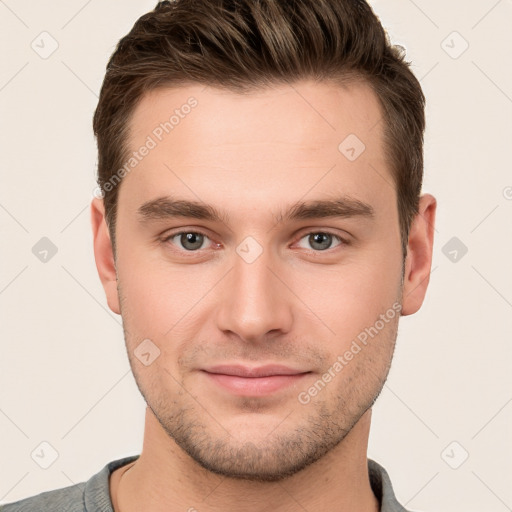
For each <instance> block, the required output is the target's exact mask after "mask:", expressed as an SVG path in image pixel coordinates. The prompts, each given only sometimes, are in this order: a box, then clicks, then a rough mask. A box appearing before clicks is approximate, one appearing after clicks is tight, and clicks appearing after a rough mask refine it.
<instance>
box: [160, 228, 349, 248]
mask: <svg viewBox="0 0 512 512" xmlns="http://www.w3.org/2000/svg"><path fill="white" fill-rule="evenodd" d="M320 233H321V234H323V235H330V236H332V237H333V238H336V239H337V240H338V241H339V242H340V244H339V245H337V246H336V247H332V248H331V247H330V248H329V249H325V250H323V251H318V250H315V249H310V250H309V251H310V252H313V253H315V254H323V253H326V254H330V253H331V252H332V251H334V250H335V249H336V248H337V247H340V246H343V245H350V242H349V241H348V240H347V239H345V238H342V237H341V236H340V235H337V234H335V233H333V232H331V231H329V230H316V231H310V232H308V233H305V234H304V235H303V236H301V237H300V238H299V241H301V240H303V239H304V238H306V237H308V236H310V235H313V234H315V235H317V234H320ZM185 234H194V235H201V236H203V237H205V238H208V240H210V237H209V236H208V235H207V234H206V233H204V232H202V231H197V230H190V231H183V230H182V231H176V232H174V233H170V234H167V235H166V236H165V237H164V239H163V240H162V243H164V244H167V243H168V242H169V241H170V240H172V239H173V238H175V237H177V236H178V235H185ZM210 241H211V240H210ZM203 250H205V249H198V250H195V251H187V250H185V249H178V252H184V253H190V254H194V253H200V252H202V251H203Z"/></svg>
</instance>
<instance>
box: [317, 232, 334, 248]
mask: <svg viewBox="0 0 512 512" xmlns="http://www.w3.org/2000/svg"><path fill="white" fill-rule="evenodd" d="M330 236H331V235H329V234H328V233H316V234H314V235H313V245H314V244H322V242H325V241H330ZM329 245H330V243H329V244H327V247H325V245H324V246H321V247H317V248H318V249H320V250H325V249H328V248H329Z"/></svg>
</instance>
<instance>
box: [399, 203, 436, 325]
mask: <svg viewBox="0 0 512 512" xmlns="http://www.w3.org/2000/svg"><path fill="white" fill-rule="evenodd" d="M436 207H437V202H436V199H435V197H433V196H432V195H430V194H424V195H422V196H421V197H420V202H419V208H418V214H417V215H416V217H415V218H414V220H413V222H412V224H411V228H410V231H409V242H408V246H407V257H406V260H405V273H404V284H403V296H402V315H403V316H407V315H412V314H414V313H416V312H417V311H418V310H419V309H420V307H421V305H422V304H423V300H424V298H425V294H426V292H427V286H428V283H429V281H430V272H431V266H432V249H433V244H434V224H435V216H436Z"/></svg>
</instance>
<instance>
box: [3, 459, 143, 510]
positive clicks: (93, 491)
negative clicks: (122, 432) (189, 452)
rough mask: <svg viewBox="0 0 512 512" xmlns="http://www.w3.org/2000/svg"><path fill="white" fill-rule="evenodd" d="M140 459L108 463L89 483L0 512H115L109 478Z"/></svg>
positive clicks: (51, 492) (66, 488)
mask: <svg viewBox="0 0 512 512" xmlns="http://www.w3.org/2000/svg"><path fill="white" fill-rule="evenodd" d="M138 457H139V456H138V455H135V456H133V455H132V456H129V457H124V458H122V459H118V460H114V461H112V462H109V463H108V464H107V465H106V466H104V467H103V469H101V471H99V472H98V473H96V474H95V475H93V476H92V477H91V478H89V480H87V482H81V483H78V484H74V485H70V486H68V487H62V488H61V489H55V490H52V491H46V492H42V493H40V494H37V495H35V496H30V497H29V498H24V499H22V500H20V501H16V502H14V503H6V504H4V505H0V512H112V502H111V500H110V492H109V477H110V475H111V473H112V472H113V471H114V470H116V469H117V468H119V467H121V466H124V465H125V464H129V463H130V462H132V461H134V460H136V459H137V458H138Z"/></svg>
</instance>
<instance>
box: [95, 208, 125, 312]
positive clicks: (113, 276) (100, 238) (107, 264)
mask: <svg viewBox="0 0 512 512" xmlns="http://www.w3.org/2000/svg"><path fill="white" fill-rule="evenodd" d="M91 223H92V232H93V243H94V259H95V260H96V268H97V269H98V274H99V276H100V280H101V284H102V285H103V289H104V290H105V294H106V296H107V303H108V307H109V308H110V309H111V310H112V311H113V312H114V313H117V314H118V315H119V314H121V309H120V307H119V295H118V292H117V273H116V267H115V261H114V252H113V250H112V242H111V240H110V233H109V231H108V226H107V221H106V219H105V207H104V205H103V199H98V198H94V199H93V200H92V203H91Z"/></svg>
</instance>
